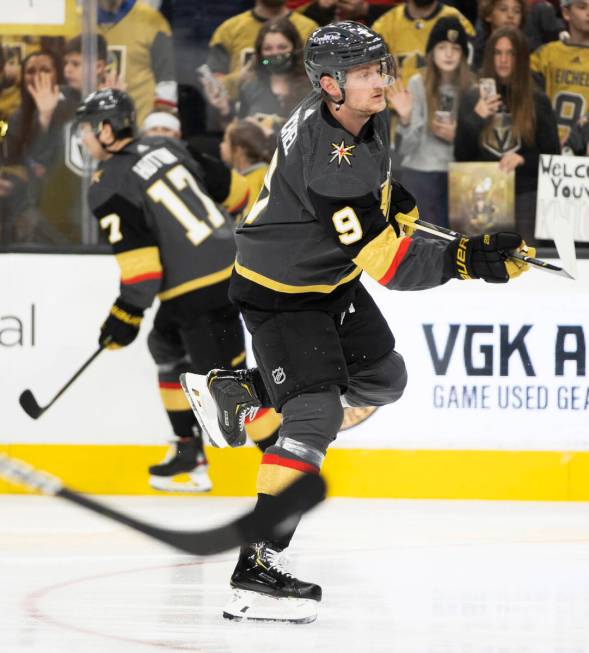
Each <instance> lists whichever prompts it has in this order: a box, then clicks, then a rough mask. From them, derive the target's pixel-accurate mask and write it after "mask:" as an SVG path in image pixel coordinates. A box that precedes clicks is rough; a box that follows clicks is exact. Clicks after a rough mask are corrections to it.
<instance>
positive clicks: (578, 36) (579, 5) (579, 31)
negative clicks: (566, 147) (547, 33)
mask: <svg viewBox="0 0 589 653" xmlns="http://www.w3.org/2000/svg"><path fill="white" fill-rule="evenodd" d="M561 5H562V15H563V17H564V19H565V20H566V21H567V23H568V27H569V30H568V31H569V33H570V38H569V40H568V41H567V42H566V43H565V42H562V41H554V42H553V43H547V44H546V45H543V46H542V47H541V48H539V49H538V50H536V52H534V53H533V55H532V61H531V64H532V70H533V71H534V72H535V73H536V74H537V75H538V76H539V78H540V79H541V81H542V84H543V87H544V89H545V90H546V93H547V94H548V97H549V98H550V100H551V102H552V106H553V107H554V113H555V114H556V120H557V123H558V131H559V136H560V140H561V143H564V142H565V141H566V140H567V138H568V135H569V131H570V130H571V129H572V128H573V127H574V125H575V124H577V122H578V121H579V120H580V119H581V118H582V117H583V116H584V115H585V114H586V113H587V112H588V111H589V83H588V74H587V71H588V70H589V0H561Z"/></svg>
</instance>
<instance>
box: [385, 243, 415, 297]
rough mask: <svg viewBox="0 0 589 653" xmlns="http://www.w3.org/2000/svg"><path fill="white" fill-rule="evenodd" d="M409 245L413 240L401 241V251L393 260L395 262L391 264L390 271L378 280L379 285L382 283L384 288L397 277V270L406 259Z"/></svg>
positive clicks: (398, 251)
mask: <svg viewBox="0 0 589 653" xmlns="http://www.w3.org/2000/svg"><path fill="white" fill-rule="evenodd" d="M409 245H411V238H403V239H402V240H401V244H400V245H399V249H398V250H397V253H396V254H395V257H394V258H393V262H392V263H391V265H390V267H389V269H388V270H387V271H386V272H385V274H384V276H383V277H382V278H381V279H379V280H378V283H381V284H382V285H383V286H386V285H387V283H388V282H389V281H390V280H391V279H392V278H393V277H394V276H395V274H396V272H397V268H398V267H399V265H401V261H402V260H403V259H404V258H405V254H406V253H407V250H408V249H409Z"/></svg>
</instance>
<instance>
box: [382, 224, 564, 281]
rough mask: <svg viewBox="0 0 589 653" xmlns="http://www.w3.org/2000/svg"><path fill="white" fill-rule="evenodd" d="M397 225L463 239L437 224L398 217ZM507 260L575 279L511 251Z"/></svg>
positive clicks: (458, 234) (534, 259)
mask: <svg viewBox="0 0 589 653" xmlns="http://www.w3.org/2000/svg"><path fill="white" fill-rule="evenodd" d="M395 219H396V220H397V222H398V223H399V224H402V225H405V226H407V227H414V228H415V229H418V230H419V231H424V232H426V233H428V234H433V235H434V236H438V237H439V238H445V239H446V240H456V238H463V237H464V234H461V233H460V232H459V231H452V229H446V228H445V227H439V226H438V225H437V224H431V223H430V222H425V221H424V220H410V219H409V218H403V217H402V216H400V215H397V216H396V217H395ZM509 258H514V259H518V260H519V261H524V262H525V263H528V265H532V266H533V267H535V268H537V269H538V270H544V272H550V273H552V274H556V275H558V276H560V277H565V278H566V279H573V280H574V279H575V277H573V276H572V275H570V274H569V273H568V272H567V271H566V270H565V269H564V268H559V267H558V266H556V265H552V263H547V262H546V261H542V260H541V259H539V258H534V257H532V256H526V255H525V254H521V253H520V252H516V251H512V252H511V253H510V254H509Z"/></svg>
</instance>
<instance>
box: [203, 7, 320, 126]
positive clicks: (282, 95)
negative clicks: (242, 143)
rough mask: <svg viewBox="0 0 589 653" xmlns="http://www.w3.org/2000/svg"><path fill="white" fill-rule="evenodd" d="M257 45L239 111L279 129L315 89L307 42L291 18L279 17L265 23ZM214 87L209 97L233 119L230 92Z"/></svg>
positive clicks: (225, 117)
mask: <svg viewBox="0 0 589 653" xmlns="http://www.w3.org/2000/svg"><path fill="white" fill-rule="evenodd" d="M254 48H255V58H254V60H253V65H252V69H251V71H250V72H249V73H248V74H247V75H244V76H243V77H242V83H241V85H240V88H239V96H238V102H237V107H238V110H237V115H238V117H239V118H247V117H248V116H255V117H257V118H259V119H264V118H267V120H266V122H267V123H268V124H270V125H272V126H274V127H275V128H277V129H278V128H280V127H281V126H282V124H283V123H284V121H285V119H286V118H287V116H288V115H289V114H290V112H291V111H292V110H293V109H294V107H295V106H296V105H297V104H298V103H299V102H300V101H301V100H302V99H303V97H305V95H307V94H308V93H309V92H310V90H311V87H310V86H309V80H308V77H307V75H306V74H305V70H304V67H303V45H302V43H301V39H300V37H299V34H298V32H297V30H296V29H295V27H294V25H293V24H292V23H291V22H290V20H289V19H288V18H278V19H277V20H271V21H268V22H267V23H264V26H263V27H262V29H261V30H260V31H259V33H258V36H257V37H256V42H255V46H254ZM205 89H207V86H206V85H205ZM212 90H213V92H210V93H209V101H210V102H211V104H212V105H213V106H216V107H217V108H218V110H219V112H220V114H221V116H222V117H223V118H224V120H225V122H226V123H229V121H230V119H231V118H232V117H233V115H234V113H235V112H234V111H233V107H232V104H231V102H230V101H229V98H228V96H227V94H216V93H214V88H213V89H212Z"/></svg>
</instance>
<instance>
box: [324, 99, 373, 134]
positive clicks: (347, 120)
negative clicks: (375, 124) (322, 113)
mask: <svg viewBox="0 0 589 653" xmlns="http://www.w3.org/2000/svg"><path fill="white" fill-rule="evenodd" d="M336 107H337V105H336V104H335V103H333V102H328V103H327V108H328V110H329V113H331V115H332V116H333V117H334V118H335V120H337V122H339V124H340V125H341V126H342V127H343V128H344V129H345V130H346V131H349V132H350V134H353V135H354V136H358V134H359V133H360V131H361V130H362V127H364V125H365V124H366V123H367V122H368V121H369V120H370V116H369V115H366V114H364V113H359V112H357V111H353V110H350V109H349V108H348V107H347V106H346V105H345V103H344V104H342V105H340V107H339V110H338V109H337V108H336Z"/></svg>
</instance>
